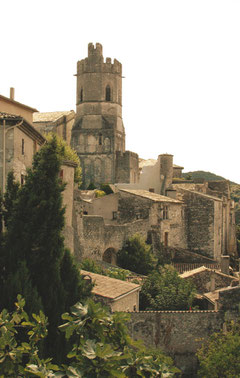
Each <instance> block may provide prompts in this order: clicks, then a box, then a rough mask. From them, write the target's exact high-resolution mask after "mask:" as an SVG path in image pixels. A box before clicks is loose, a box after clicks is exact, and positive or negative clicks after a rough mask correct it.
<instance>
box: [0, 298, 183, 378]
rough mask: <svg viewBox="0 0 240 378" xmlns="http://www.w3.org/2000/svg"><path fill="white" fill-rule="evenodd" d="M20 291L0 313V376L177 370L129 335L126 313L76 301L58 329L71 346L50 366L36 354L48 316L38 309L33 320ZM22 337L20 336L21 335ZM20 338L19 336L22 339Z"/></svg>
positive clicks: (134, 374)
mask: <svg viewBox="0 0 240 378" xmlns="http://www.w3.org/2000/svg"><path fill="white" fill-rule="evenodd" d="M23 306H24V299H22V298H21V296H18V302H17V303H16V310H15V311H14V312H13V313H11V314H10V313H9V312H7V311H6V310H3V311H2V312H1V313H0V376H1V377H27V378H28V377H41V378H46V377H61V378H65V377H78V378H79V377H88V378H95V377H96V378H102V377H109V378H110V377H119V378H125V377H126V378H127V377H129V378H132V377H136V378H138V377H149V378H151V377H152V378H153V377H159V378H160V377H163V376H166V377H173V376H174V375H175V373H178V372H179V370H178V369H176V368H175V367H174V366H173V364H172V361H171V359H170V358H169V357H166V356H165V355H164V354H163V353H160V352H154V351H151V353H148V351H147V349H146V348H145V347H143V345H142V344H141V343H139V342H135V341H133V340H132V339H131V337H130V336H129V334H128V328H127V322H128V321H129V320H130V317H129V315H128V314H123V313H114V314H110V313H109V311H108V310H107V309H105V308H103V307H102V306H101V305H100V304H99V303H94V302H93V301H89V302H88V303H87V304H85V305H82V304H81V303H77V304H76V305H75V306H73V307H72V311H71V312H70V313H64V314H63V315H62V319H63V320H64V321H65V323H64V324H62V325H61V326H60V327H59V329H60V330H61V331H62V332H63V333H64V334H65V337H66V339H67V340H68V343H69V346H70V351H69V353H68V354H67V356H65V357H64V360H65V361H64V362H60V363H59V364H58V365H56V364H55V365H54V364H52V362H51V358H47V359H45V360H44V359H42V358H41V357H39V343H40V342H41V340H43V339H44V338H45V337H46V334H47V318H46V317H45V315H44V314H43V313H42V312H40V314H39V315H35V314H33V315H32V317H31V319H30V318H29V317H28V315H27V314H26V312H25V311H24V309H23ZM20 334H21V337H23V336H24V341H20V340H19V336H20ZM21 337H20V339H21Z"/></svg>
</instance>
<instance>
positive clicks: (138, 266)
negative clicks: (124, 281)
mask: <svg viewBox="0 0 240 378" xmlns="http://www.w3.org/2000/svg"><path fill="white" fill-rule="evenodd" d="M117 264H118V265H119V266H120V267H121V268H124V269H129V270H131V271H132V272H135V273H138V274H144V275H147V274H149V273H150V272H151V271H152V270H153V269H154V267H155V264H156V260H155V258H154V255H153V253H152V251H151V246H150V245H148V244H146V243H145V241H144V239H143V238H142V237H141V236H140V235H139V234H135V235H133V236H132V237H130V238H129V239H128V240H127V241H126V243H125V244H124V246H123V248H122V249H121V250H120V251H119V252H118V253H117Z"/></svg>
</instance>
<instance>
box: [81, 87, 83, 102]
mask: <svg viewBox="0 0 240 378" xmlns="http://www.w3.org/2000/svg"><path fill="white" fill-rule="evenodd" d="M80 102H83V89H81V91H80Z"/></svg>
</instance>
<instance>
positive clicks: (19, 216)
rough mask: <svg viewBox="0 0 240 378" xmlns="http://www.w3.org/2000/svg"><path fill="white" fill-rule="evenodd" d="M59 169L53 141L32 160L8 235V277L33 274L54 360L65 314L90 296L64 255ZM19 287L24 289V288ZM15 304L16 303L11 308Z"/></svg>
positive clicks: (37, 303)
mask: <svg viewBox="0 0 240 378" xmlns="http://www.w3.org/2000/svg"><path fill="white" fill-rule="evenodd" d="M60 164H61V161H60V157H59V155H58V154H57V141H56V139H55V138H53V139H52V140H51V141H50V142H49V143H46V144H45V145H44V146H43V147H42V148H41V150H40V151H39V152H38V153H37V154H36V155H35V156H34V160H33V166H32V169H29V170H28V174H27V176H26V180H25V185H23V186H22V187H21V188H20V189H19V191H18V194H17V199H16V200H15V201H14V205H13V208H12V211H11V216H10V217H9V218H8V230H7V233H6V251H7V256H8V257H7V260H8V263H7V270H8V272H9V277H10V274H11V275H13V276H14V277H16V280H17V279H18V278H19V276H18V275H17V272H18V271H19V269H20V266H21V262H25V263H24V264H26V265H24V266H22V269H23V267H24V269H25V273H26V274H28V273H29V280H30V282H31V285H32V289H33V290H35V289H36V291H37V292H36V293H35V294H36V295H37V294H38V296H39V297H40V301H41V303H42V307H43V310H44V312H45V314H46V316H47V317H48V320H49V327H48V333H49V335H48V338H47V346H46V349H45V351H46V353H50V354H52V355H54V354H55V356H56V355H60V351H59V349H57V348H56V346H57V345H58V344H60V343H61V341H60V340H59V343H58V342H57V340H58V337H59V336H58V331H57V326H58V325H59V324H60V321H61V314H62V313H63V312H65V311H68V310H69V307H70V306H71V305H73V304H74V303H76V302H77V301H78V300H82V294H83V296H84V297H85V296H86V295H87V294H86V290H85V286H86V285H85V281H84V282H83V281H81V276H80V274H79V272H78V271H77V269H76V268H75V266H74V264H73V262H72V261H71V258H70V256H68V255H67V254H66V252H65V249H64V238H63V236H62V230H63V227H64V212H65V209H64V208H63V206H62V192H63V190H64V185H63V184H62V183H61V181H60V179H59V172H60ZM68 280H69V282H68ZM8 282H9V281H8ZM70 282H72V284H71V285H70ZM73 283H74V284H76V288H75V290H74V295H72V292H71V291H69V290H72V289H73V286H74V285H73ZM15 286H16V287H20V289H21V285H15ZM13 291H14V292H15V290H13ZM21 291H22V292H19V293H20V294H23V295H24V290H23V288H22V289H21ZM15 299H16V298H12V303H14V301H15ZM9 301H10V298H9ZM40 301H37V298H36V301H35V303H36V309H33V311H34V312H37V311H38V309H39V308H38V307H39V305H40ZM50 346H51V347H50Z"/></svg>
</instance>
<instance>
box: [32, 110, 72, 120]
mask: <svg viewBox="0 0 240 378" xmlns="http://www.w3.org/2000/svg"><path fill="white" fill-rule="evenodd" d="M72 112H73V110H67V111H59V112H46V113H40V112H37V113H33V122H55V121H57V120H58V119H59V118H61V117H63V116H67V115H69V114H71V113H72Z"/></svg>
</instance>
